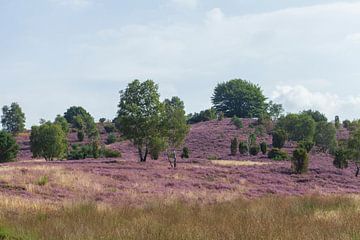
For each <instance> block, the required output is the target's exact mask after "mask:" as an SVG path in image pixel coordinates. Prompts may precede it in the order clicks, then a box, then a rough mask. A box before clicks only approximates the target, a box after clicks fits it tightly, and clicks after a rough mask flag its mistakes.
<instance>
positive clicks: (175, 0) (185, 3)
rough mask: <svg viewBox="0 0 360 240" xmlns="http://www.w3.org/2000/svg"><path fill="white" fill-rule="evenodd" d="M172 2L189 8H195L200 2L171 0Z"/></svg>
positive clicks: (194, 0)
mask: <svg viewBox="0 0 360 240" xmlns="http://www.w3.org/2000/svg"><path fill="white" fill-rule="evenodd" d="M171 2H172V3H173V4H175V5H176V6H178V7H182V8H188V9H195V8H196V7H197V6H198V4H199V0H171Z"/></svg>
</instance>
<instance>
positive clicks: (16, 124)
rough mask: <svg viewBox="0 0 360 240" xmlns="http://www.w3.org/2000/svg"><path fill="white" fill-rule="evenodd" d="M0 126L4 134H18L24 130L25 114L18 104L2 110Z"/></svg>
mask: <svg viewBox="0 0 360 240" xmlns="http://www.w3.org/2000/svg"><path fill="white" fill-rule="evenodd" d="M2 112H3V115H2V116H1V124H2V126H3V129H4V130H5V131H6V132H10V133H12V134H18V133H20V132H23V131H24V130H25V114H24V113H23V111H22V109H21V107H20V105H19V104H18V103H12V104H11V105H10V107H9V106H7V105H5V106H4V107H3V108H2Z"/></svg>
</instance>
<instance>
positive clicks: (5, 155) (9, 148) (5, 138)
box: [0, 131, 19, 162]
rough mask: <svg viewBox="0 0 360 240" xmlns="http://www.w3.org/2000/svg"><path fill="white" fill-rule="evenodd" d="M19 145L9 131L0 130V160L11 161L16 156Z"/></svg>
mask: <svg viewBox="0 0 360 240" xmlns="http://www.w3.org/2000/svg"><path fill="white" fill-rule="evenodd" d="M18 150H19V146H18V145H17V144H16V140H15V138H14V137H13V136H12V135H11V134H10V133H8V132H5V131H0V162H11V161H13V160H14V159H15V158H16V155H17V153H18Z"/></svg>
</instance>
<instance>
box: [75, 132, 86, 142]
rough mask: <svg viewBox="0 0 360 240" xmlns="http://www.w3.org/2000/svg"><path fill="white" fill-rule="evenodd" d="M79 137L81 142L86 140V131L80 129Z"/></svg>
mask: <svg viewBox="0 0 360 240" xmlns="http://www.w3.org/2000/svg"><path fill="white" fill-rule="evenodd" d="M77 138H78V141H79V142H82V141H84V138H85V134H84V132H83V131H78V133H77Z"/></svg>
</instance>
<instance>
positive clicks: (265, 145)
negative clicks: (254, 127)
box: [260, 142, 267, 154]
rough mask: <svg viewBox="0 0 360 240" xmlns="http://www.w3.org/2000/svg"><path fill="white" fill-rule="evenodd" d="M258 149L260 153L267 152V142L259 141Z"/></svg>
mask: <svg viewBox="0 0 360 240" xmlns="http://www.w3.org/2000/svg"><path fill="white" fill-rule="evenodd" d="M260 150H261V152H262V154H266V153H267V144H266V142H262V143H260Z"/></svg>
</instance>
